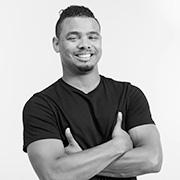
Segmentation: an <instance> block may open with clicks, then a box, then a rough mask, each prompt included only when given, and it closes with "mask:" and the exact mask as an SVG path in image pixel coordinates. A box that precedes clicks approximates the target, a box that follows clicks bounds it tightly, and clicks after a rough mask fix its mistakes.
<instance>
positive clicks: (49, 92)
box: [28, 79, 60, 102]
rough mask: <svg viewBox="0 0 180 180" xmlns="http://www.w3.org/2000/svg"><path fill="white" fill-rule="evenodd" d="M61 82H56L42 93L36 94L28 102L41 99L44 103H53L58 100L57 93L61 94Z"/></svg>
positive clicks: (41, 91)
mask: <svg viewBox="0 0 180 180" xmlns="http://www.w3.org/2000/svg"><path fill="white" fill-rule="evenodd" d="M59 80H60V79H58V80H56V81H55V82H53V83H52V84H50V85H49V86H47V87H45V88H44V89H42V90H40V91H37V92H34V93H33V94H32V96H31V97H30V98H29V100H28V102H29V101H32V102H33V101H39V100H40V99H41V100H44V101H52V100H54V99H56V98H57V96H58V94H57V93H60V84H59Z"/></svg>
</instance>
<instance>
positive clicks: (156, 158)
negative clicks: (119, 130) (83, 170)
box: [99, 124, 162, 177]
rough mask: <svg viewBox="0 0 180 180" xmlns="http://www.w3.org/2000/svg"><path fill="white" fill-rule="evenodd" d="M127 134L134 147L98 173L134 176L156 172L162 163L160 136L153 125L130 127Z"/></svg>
mask: <svg viewBox="0 0 180 180" xmlns="http://www.w3.org/2000/svg"><path fill="white" fill-rule="evenodd" d="M129 135H130V137H131V139H132V141H133V144H134V148H133V149H132V150H130V151H128V152H126V153H125V154H124V155H123V156H121V157H119V158H117V159H116V160H115V161H113V162H112V163H111V164H110V165H109V166H107V167H106V168H105V169H104V170H103V171H102V172H101V173H100V174H99V175H103V176H109V177H134V176H138V175H142V174H146V173H153V172H158V171H159V170H160V168H161V164H162V149H161V143H160V137H159V133H158V130H157V128H156V126H155V125H152V124H151V125H150V124H149V125H142V126H138V127H135V128H132V129H131V130H130V131H129Z"/></svg>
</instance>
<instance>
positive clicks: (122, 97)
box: [23, 75, 154, 180]
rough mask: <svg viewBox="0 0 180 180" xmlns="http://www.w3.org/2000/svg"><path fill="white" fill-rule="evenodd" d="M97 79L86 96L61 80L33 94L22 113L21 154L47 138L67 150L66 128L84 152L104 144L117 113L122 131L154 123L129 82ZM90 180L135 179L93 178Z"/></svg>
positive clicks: (139, 93)
mask: <svg viewBox="0 0 180 180" xmlns="http://www.w3.org/2000/svg"><path fill="white" fill-rule="evenodd" d="M100 77H101V80H100V83H99V84H98V86H97V87H96V88H95V89H94V90H92V91H91V92H89V93H87V94H86V93H84V92H83V91H81V90H79V89H77V88H75V87H73V86H71V85H69V84H67V83H66V82H65V81H63V79H62V78H60V79H59V80H58V81H56V82H55V83H53V84H52V85H51V86H49V87H48V88H46V89H44V90H43V91H41V92H38V93H36V94H34V95H33V96H32V97H31V98H30V99H29V100H28V101H27V103H26V104H25V106H24V109H23V124H24V146H23V150H24V152H27V146H28V145H29V144H30V143H32V142H34V141H37V140H40V139H47V138H56V139H61V140H62V142H63V144H64V146H67V145H68V142H67V139H66V137H65V129H66V128H67V127H70V129H71V132H72V134H73V136H74V138H75V139H76V141H77V142H78V144H79V145H80V146H81V148H82V149H83V150H84V149H88V148H91V147H94V146H97V145H99V144H102V143H104V142H107V141H108V140H110V139H111V135H112V132H113V129H114V126H115V124H116V120H117V113H118V112H119V111H121V112H122V114H123V123H122V127H123V129H124V130H126V131H128V130H129V129H131V128H133V127H135V126H140V125H144V124H152V123H154V122H153V120H152V118H151V114H150V110H149V105H148V102H147V100H146V97H145V95H144V94H143V93H142V91H141V90H140V89H139V88H137V87H135V86H133V85H131V84H130V83H128V82H119V81H115V80H113V79H110V78H106V77H104V76H102V75H101V76H100ZM92 179H93V180H100V179H102V180H105V179H108V180H110V179H127V180H134V179H136V178H135V177H134V178H109V177H100V176H95V177H93V178H92Z"/></svg>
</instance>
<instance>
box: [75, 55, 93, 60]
mask: <svg viewBox="0 0 180 180" xmlns="http://www.w3.org/2000/svg"><path fill="white" fill-rule="evenodd" d="M77 57H78V58H79V59H80V60H82V61H88V60H89V59H90V57H91V54H78V55H77Z"/></svg>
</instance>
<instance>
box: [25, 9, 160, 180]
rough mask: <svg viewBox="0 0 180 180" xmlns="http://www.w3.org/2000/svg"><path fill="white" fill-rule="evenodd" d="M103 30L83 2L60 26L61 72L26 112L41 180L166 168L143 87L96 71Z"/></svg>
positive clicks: (104, 177)
mask: <svg viewBox="0 0 180 180" xmlns="http://www.w3.org/2000/svg"><path fill="white" fill-rule="evenodd" d="M100 29H101V28H100V24H99V22H98V20H97V19H96V18H95V16H94V14H93V13H92V12H91V11H90V10H89V9H88V8H86V7H83V6H70V7H68V8H66V9H65V10H63V11H62V13H61V14H60V18H59V20H58V22H57V24H56V37H54V38H53V47H54V50H55V51H56V52H57V53H59V54H60V57H61V62H62V67H63V76H62V77H61V78H60V79H59V80H57V81H56V82H55V83H53V84H52V85H50V86H49V87H47V88H46V89H44V90H42V91H41V92H38V93H35V94H34V95H33V96H32V97H31V98H30V99H29V100H28V102H27V103H26V104H25V106H24V109H23V124H24V146H23V150H24V151H25V152H27V153H28V156H29V159H30V161H31V164H32V166H33V168H34V170H35V172H36V173H37V175H38V177H39V179H41V180H61V179H62V180H87V179H93V180H108V179H109V180H111V179H119V180H121V179H127V180H135V179H136V176H138V175H143V174H147V173H154V172H159V170H160V168H161V164H162V150H161V143H160V137H159V133H158V130H157V127H156V125H155V123H154V121H153V120H152V117H151V113H150V110H149V105H148V102H147V100H146V97H145V96H144V94H143V92H142V91H141V90H140V89H139V88H137V87H136V86H133V85H132V84H131V83H128V82H120V81H115V80H113V79H110V78H107V77H104V76H103V75H100V74H99V72H98V65H97V63H98V61H99V59H100V57H101V51H102V50H101V32H100Z"/></svg>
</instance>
